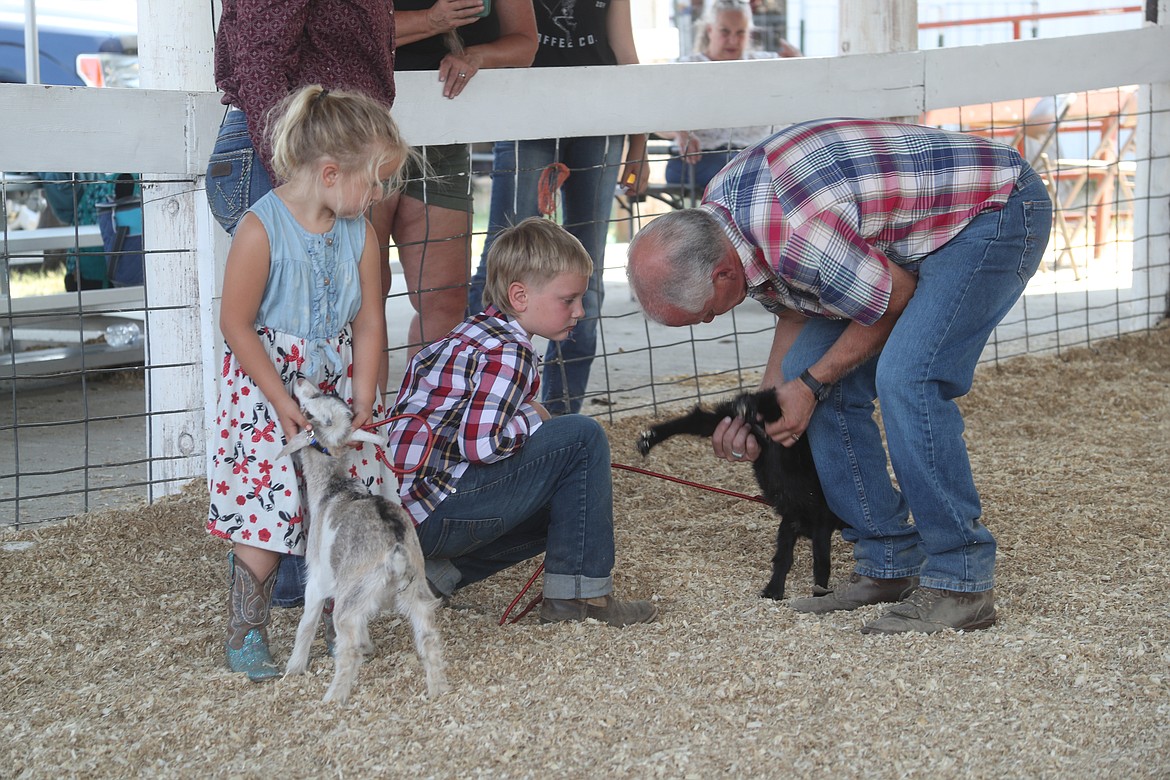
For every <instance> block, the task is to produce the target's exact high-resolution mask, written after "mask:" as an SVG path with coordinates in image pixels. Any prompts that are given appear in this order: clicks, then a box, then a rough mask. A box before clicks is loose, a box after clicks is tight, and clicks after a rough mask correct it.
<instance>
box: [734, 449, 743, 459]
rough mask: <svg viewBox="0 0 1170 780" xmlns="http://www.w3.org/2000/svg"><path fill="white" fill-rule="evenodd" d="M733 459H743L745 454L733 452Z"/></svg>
mask: <svg viewBox="0 0 1170 780" xmlns="http://www.w3.org/2000/svg"><path fill="white" fill-rule="evenodd" d="M731 457H733V458H742V457H743V453H742V452H736V451H735V450H732V451H731Z"/></svg>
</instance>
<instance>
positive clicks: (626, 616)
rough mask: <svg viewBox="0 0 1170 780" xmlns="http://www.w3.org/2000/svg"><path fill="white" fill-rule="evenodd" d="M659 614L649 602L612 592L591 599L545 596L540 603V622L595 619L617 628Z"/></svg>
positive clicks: (644, 621) (643, 621)
mask: <svg viewBox="0 0 1170 780" xmlns="http://www.w3.org/2000/svg"><path fill="white" fill-rule="evenodd" d="M657 616H658V607H656V606H654V605H653V604H651V603H650V602H649V601H618V600H617V599H615V598H614V597H613V596H612V595H606V596H598V597H596V598H592V599H544V600H543V601H542V602H541V604H540V622H541V623H564V622H567V621H580V620H587V619H588V618H593V619H594V620H599V621H601V622H602V623H605V624H607V625H610V626H613V627H614V628H624V627H626V626H632V625H634V624H635V623H649V622H650V621H652V620H654V618H656V617H657Z"/></svg>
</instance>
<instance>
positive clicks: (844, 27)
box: [837, 0, 918, 123]
mask: <svg viewBox="0 0 1170 780" xmlns="http://www.w3.org/2000/svg"><path fill="white" fill-rule="evenodd" d="M839 9H840V26H839V31H838V43H839V45H838V49H837V52H838V54H841V55H850V54H881V53H884V52H906V51H917V49H918V0H889V1H888V2H884V3H875V2H873V0H840V6H839ZM889 118H890V119H891V120H893V121H895V122H913V123H916V122H918V117H916V116H893V117H889Z"/></svg>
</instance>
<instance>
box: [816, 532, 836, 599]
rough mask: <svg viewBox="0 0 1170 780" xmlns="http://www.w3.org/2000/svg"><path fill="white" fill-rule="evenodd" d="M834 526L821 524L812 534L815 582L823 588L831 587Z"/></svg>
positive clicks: (824, 589) (825, 589)
mask: <svg viewBox="0 0 1170 780" xmlns="http://www.w3.org/2000/svg"><path fill="white" fill-rule="evenodd" d="M833 530H834V529H833V527H832V526H831V525H827V524H825V525H820V526H818V527H817V529H816V531H815V532H814V533H813V535H812V559H813V584H815V585H817V586H818V587H819V588H821V590H823V591H827V590H828V589H829V571H830V569H831V567H832V555H833Z"/></svg>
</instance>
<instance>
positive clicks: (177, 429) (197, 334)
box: [138, 0, 216, 501]
mask: <svg viewBox="0 0 1170 780" xmlns="http://www.w3.org/2000/svg"><path fill="white" fill-rule="evenodd" d="M138 28H139V30H140V34H139V48H138V52H139V60H140V63H141V70H140V72H141V74H142V86H143V87H146V88H153V89H169V90H180V91H185V92H195V91H207V90H214V89H215V82H214V76H213V72H212V62H213V58H212V45H213V32H212V27H211V20H210V18H209V14H208V13H207V6H206V5H204V4H202V3H195V2H190V0H187V1H186V2H183V1H182V0H181V1H180V2H178V3H171V2H165V1H164V0H138ZM193 105H194V104H193V102H191V101H189V102H188V111H187V117H188V126H187V130H188V133H187V138H186V139H185V140H186V146H187V148H188V150H189V151H188V154H187V161H186V168H187V169H186V171H185V175H180V176H176V175H175V171H173V170H172V171H167V172H163V173H152V172H146V171H144V172H143V186H142V200H143V221H144V223H145V224H146V225H148V228H147V229H146V230H145V231H144V234H143V235H144V239H145V241H146V247H145V248H146V253H147V254H146V258H147V262H146V311H147V315H146V316H147V319H146V334H147V341H146V367H147V369H146V408H147V412H148V414H149V419H148V422H147V426H146V430H147V438H148V442H147V443H148V448H149V453H150V490H149V498H150V500H152V501H153V500H155V499H157V498H158V497H160V496H162V495H166V494H168V493H174V492H176V491H178V490H179V489H180V488H181V487H182V485H183V482H184V481H187V480H189V479H190V477H191V475H192V474H204V473H206V468H205V467H204V464H205V459H206V457H207V442H206V436H207V431H208V430H209V428H210V426H209V425H208V416H209V415H210V414H211V412H210V411H209V410H210V409H211V407H212V405H211V404H210V403H209V400H211V401H213V400H214V397H215V396H214V389H213V388H214V370H213V366H214V364H215V349H214V344H215V342H216V339H215V333H216V331H215V326H214V321H213V319H212V310H213V306H212V301H213V291H214V278H215V268H216V262H215V239H214V238H213V234H212V232H211V231H212V227H213V226H212V224H211V220H210V218H209V216H208V214H207V211H208V209H207V203H206V200H205V197H204V194H203V187H202V186H201V184H202V180H203V177H202V170H201V168H202V166H203V165H204V164H205V161H203V160H201V159H198V156H199V155H197V154H195V153H194V152H193V150H194V149H195V148H196V144H195V143H194V139H195V137H196V135H197V134H198V133H201V132H214V128H202V127H192V126H191V119H192V118H193V117H194V116H196V115H197V112H196V111H194V109H193ZM193 182H194V184H193ZM208 377H211V383H210V386H209V382H208Z"/></svg>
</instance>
